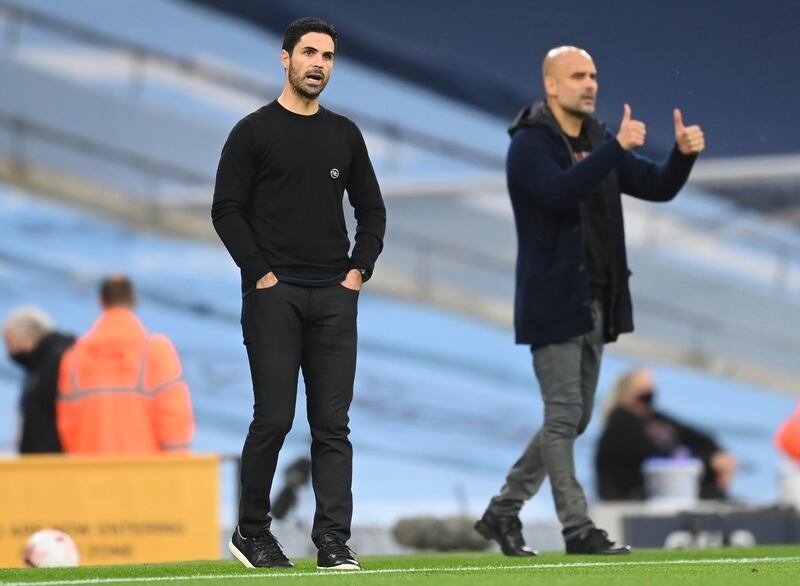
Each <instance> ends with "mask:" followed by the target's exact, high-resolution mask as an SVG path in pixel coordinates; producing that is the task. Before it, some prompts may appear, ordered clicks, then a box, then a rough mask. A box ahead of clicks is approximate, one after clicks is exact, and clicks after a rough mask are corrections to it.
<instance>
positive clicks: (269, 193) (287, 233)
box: [211, 18, 386, 570]
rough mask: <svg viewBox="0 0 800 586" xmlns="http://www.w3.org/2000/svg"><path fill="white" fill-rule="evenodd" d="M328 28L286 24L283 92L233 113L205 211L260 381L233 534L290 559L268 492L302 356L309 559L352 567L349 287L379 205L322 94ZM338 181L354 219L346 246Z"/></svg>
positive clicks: (366, 255) (366, 269) (271, 559)
mask: <svg viewBox="0 0 800 586" xmlns="http://www.w3.org/2000/svg"><path fill="white" fill-rule="evenodd" d="M336 39H337V35H336V31H335V30H334V29H333V28H332V27H331V26H330V25H328V24H327V23H325V22H323V21H321V20H318V19H314V18H303V19H300V20H297V21H295V22H293V23H292V24H291V25H289V27H288V29H287V30H286V34H285V35H284V40H283V50H282V51H281V62H282V64H283V67H284V70H285V72H286V79H285V83H284V88H283V92H282V93H281V95H280V96H279V97H278V99H277V100H275V101H273V102H271V103H270V104H268V105H266V106H264V107H262V108H260V109H259V110H257V111H256V112H253V113H252V114H250V115H248V116H246V117H245V118H243V119H242V120H241V121H240V122H239V123H238V124H237V125H236V126H235V127H234V129H233V130H232V131H231V134H230V136H229V138H228V141H227V142H226V143H225V146H224V148H223V150H222V155H221V157H220V162H219V168H218V170H217V180H216V189H215V192H214V203H213V206H212V210H211V216H212V219H213V222H214V227H215V229H216V231H217V233H218V234H219V236H220V238H221V239H222V241H223V243H224V244H225V246H226V247H227V249H228V251H229V252H230V254H231V256H232V257H233V259H234V261H235V262H236V264H237V265H238V266H239V267H240V269H241V272H242V295H243V301H242V331H243V337H244V343H245V345H246V347H247V355H248V359H249V361H250V372H251V375H252V378H253V390H254V393H255V405H254V410H253V421H252V423H251V424H250V429H249V432H248V434H247V439H246V440H245V444H244V449H243V451H242V467H241V485H242V492H241V499H240V504H239V524H238V527H237V528H236V530H235V531H234V534H233V537H232V538H231V542H230V544H229V548H230V549H231V551H232V553H233V554H234V556H236V557H237V558H238V559H239V560H240V561H241V562H242V563H244V564H245V565H246V566H250V567H253V566H255V567H291V565H292V564H291V562H290V561H289V560H288V559H287V558H286V556H285V554H284V552H283V550H282V549H281V547H280V545H279V544H278V542H277V540H276V539H275V537H274V536H273V535H272V533H271V532H270V523H271V518H270V516H269V511H270V500H269V494H270V489H271V487H272V481H273V477H274V475H275V467H276V465H277V460H278V452H279V451H280V449H281V446H282V445H283V441H284V438H285V436H286V434H287V433H288V432H289V430H290V428H291V426H292V421H293V419H294V410H295V402H296V394H297V377H298V371H299V370H300V369H302V372H303V378H304V380H305V387H306V397H307V404H308V421H309V424H310V427H311V437H312V442H311V460H312V484H313V487H314V494H315V495H316V502H317V508H316V514H315V516H314V526H313V529H312V534H311V537H312V539H313V541H314V543H315V545H316V546H317V548H318V550H319V553H318V556H317V566H318V567H319V568H321V569H328V568H335V569H356V570H357V569H360V566H359V563H358V561H357V560H356V559H355V556H354V555H353V553H352V551H351V550H350V549H349V548H348V547H347V545H346V543H347V540H348V539H349V538H350V522H351V517H352V509H353V504H352V492H351V483H352V458H353V454H352V447H351V445H350V441H349V439H348V434H349V432H350V430H349V428H348V422H349V417H348V411H349V408H350V403H351V401H352V398H353V381H354V377H355V367H356V314H357V302H358V295H359V290H360V289H361V286H362V284H363V283H364V282H366V281H367V280H368V279H369V277H370V275H371V274H372V270H373V267H374V264H375V261H376V259H377V258H378V255H379V254H380V252H381V249H382V248H383V235H384V231H385V227H386V210H385V207H384V205H383V199H382V197H381V193H380V189H379V187H378V182H377V180H376V178H375V173H374V171H373V169H372V164H371V163H370V160H369V156H368V154H367V148H366V146H365V144H364V139H363V138H362V136H361V132H360V131H359V129H358V127H357V126H356V125H355V124H354V123H353V122H351V121H350V120H348V119H347V118H345V117H343V116H340V115H338V114H335V113H334V112H331V111H330V110H327V109H325V108H323V107H322V106H320V104H319V96H320V93H321V92H322V90H323V89H324V88H325V85H326V84H327V83H328V80H329V79H330V75H331V71H332V69H333V61H334V53H335V49H336ZM345 191H347V195H348V198H349V200H350V204H351V205H352V207H353V209H354V214H355V218H356V222H357V228H356V233H355V245H354V246H353V250H352V252H351V253H350V254H349V255H348V252H349V249H350V240H349V239H348V235H347V229H346V226H345V220H344V212H343V206H342V199H343V194H344V192H345Z"/></svg>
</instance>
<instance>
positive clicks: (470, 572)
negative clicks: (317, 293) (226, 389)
mask: <svg viewBox="0 0 800 586" xmlns="http://www.w3.org/2000/svg"><path fill="white" fill-rule="evenodd" d="M361 561H362V564H363V565H364V571H362V572H357V573H356V572H347V573H345V572H338V573H335V572H330V571H328V572H320V571H318V570H317V569H316V567H315V564H314V560H310V559H301V560H295V564H296V567H295V568H293V569H291V570H249V569H247V568H244V567H243V566H242V565H240V564H239V563H238V562H232V561H215V562H190V563H181V564H158V565H142V566H105V567H86V568H69V569H26V570H17V569H6V570H0V584H3V585H6V586H8V585H11V584H26V585H32V584H40V585H45V584H49V585H52V586H57V585H58V586H80V585H95V584H112V585H115V586H116V585H131V586H133V585H137V584H138V585H147V584H153V585H155V584H185V585H188V584H202V585H204V586H219V585H223V584H224V585H230V586H251V585H259V586H266V585H270V584H292V585H297V586H301V585H307V584H315V585H316V584H323V585H324V584H331V585H334V584H348V585H349V584H355V585H362V584H363V585H365V586H369V585H373V584H409V585H410V584H414V585H428V584H436V585H450V584H469V585H476V586H477V585H480V586H492V585H495V584H526V585H527V584H547V585H548V586H549V585H555V586H572V585H601V584H602V585H611V586H624V585H628V584H630V585H633V584H636V585H637V586H638V585H641V584H647V585H649V584H664V585H666V584H670V585H675V584H677V585H679V586H687V585H689V584H703V585H720V586H739V585H740V584H748V585H750V584H754V585H761V584H780V585H782V586H784V585H791V584H800V546H794V547H792V546H780V547H757V548H748V549H740V548H727V549H715V550H694V551H656V550H641V551H637V552H634V554H633V555H631V556H622V557H598V556H567V555H564V554H557V553H545V554H542V555H540V556H539V557H537V558H533V559H517V558H507V557H503V556H501V555H499V554H464V553H460V554H420V555H408V556H394V557H369V556H362V557H361Z"/></svg>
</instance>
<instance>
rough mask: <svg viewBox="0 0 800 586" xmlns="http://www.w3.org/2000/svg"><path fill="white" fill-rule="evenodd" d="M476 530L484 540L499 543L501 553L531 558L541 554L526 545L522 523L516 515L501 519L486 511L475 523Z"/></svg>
mask: <svg viewBox="0 0 800 586" xmlns="http://www.w3.org/2000/svg"><path fill="white" fill-rule="evenodd" d="M475 530H476V531H477V532H478V533H480V534H481V535H482V536H483V538H484V539H489V540H494V541H496V542H497V543H499V544H500V551H502V552H503V553H504V554H505V555H508V556H512V557H531V556H535V555H537V554H538V553H539V552H537V551H536V550H535V549H531V548H530V547H528V546H527V545H525V539H524V538H523V537H522V521H520V520H519V517H517V516H516V515H511V516H508V517H500V516H498V515H495V514H494V513H490V512H489V511H486V512H485V513H484V514H483V517H481V519H480V521H478V522H477V523H475Z"/></svg>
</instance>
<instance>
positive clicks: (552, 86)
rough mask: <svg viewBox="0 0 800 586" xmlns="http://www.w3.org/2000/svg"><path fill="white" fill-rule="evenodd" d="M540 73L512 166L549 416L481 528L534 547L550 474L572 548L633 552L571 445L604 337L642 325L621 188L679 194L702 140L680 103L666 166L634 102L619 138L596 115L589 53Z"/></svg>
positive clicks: (527, 296)
mask: <svg viewBox="0 0 800 586" xmlns="http://www.w3.org/2000/svg"><path fill="white" fill-rule="evenodd" d="M542 69H543V77H544V88H545V92H546V96H547V97H546V99H545V100H544V101H543V102H540V103H537V104H534V105H533V106H531V107H528V108H525V109H524V110H523V111H522V112H521V113H520V114H519V116H517V118H516V120H515V121H514V123H513V124H512V126H511V128H510V130H509V132H510V134H511V137H512V138H511V146H510V147H509V151H508V158H507V163H506V171H507V175H508V191H509V194H510V196H511V203H512V206H513V208H514V218H515V221H516V226H517V240H518V256H517V270H516V281H517V288H516V298H515V304H514V305H515V311H514V325H515V330H516V341H517V343H519V344H529V345H530V346H531V351H532V354H533V365H534V371H535V372H536V377H537V379H538V380H539V385H540V387H541V392H542V398H543V400H544V405H545V409H544V424H543V425H542V428H541V429H540V430H539V431H538V432H537V433H536V435H534V437H533V439H532V440H531V442H530V443H529V444H528V446H527V448H526V449H525V451H524V452H523V454H522V456H521V457H520V459H519V460H518V461H517V462H516V464H514V466H513V467H512V469H511V471H510V472H509V474H508V477H507V478H506V483H505V485H504V486H503V488H502V489H501V491H500V493H499V494H498V495H496V496H495V497H494V498H493V499H492V500H491V502H490V504H489V506H488V508H487V509H486V513H485V514H484V515H483V517H482V518H481V520H480V521H478V523H477V524H476V529H477V530H478V531H479V532H480V533H481V534H482V535H484V537H486V538H487V539H494V540H496V541H497V542H498V543H499V544H500V546H501V549H502V550H503V553H505V554H506V555H515V556H530V555H535V551H533V550H532V549H530V548H528V547H527V546H526V545H525V542H524V540H523V538H522V531H521V528H522V525H521V523H520V521H519V511H520V509H521V508H522V505H523V504H524V503H525V501H527V500H528V499H530V498H531V497H532V496H533V495H535V494H536V492H537V491H538V490H539V487H540V486H541V483H542V482H543V481H544V478H545V476H549V478H550V483H551V486H552V490H553V498H554V500H555V505H556V510H557V512H558V517H559V520H560V522H561V524H562V527H563V535H564V540H565V542H566V550H567V553H578V554H615V553H629V552H630V548H628V547H618V546H616V545H614V543H613V542H611V541H610V540H609V539H608V536H607V534H606V533H605V532H604V531H602V530H600V529H598V528H596V527H595V526H594V524H593V523H592V521H591V519H590V518H589V516H588V514H587V505H586V497H585V495H584V491H583V488H582V487H581V485H580V483H579V482H578V481H577V478H576V476H575V464H574V453H573V447H574V443H575V439H576V438H577V436H579V435H580V434H581V433H582V432H583V431H584V430H585V429H586V426H587V425H588V423H589V419H590V417H591V413H592V407H593V405H594V396H595V390H596V387H597V379H598V375H599V372H600V361H601V357H602V352H603V344H605V343H607V342H613V341H615V340H616V339H617V337H618V336H619V334H621V333H626V332H630V331H633V317H632V313H633V310H632V304H631V296H630V291H629V289H628V277H629V276H630V272H629V270H628V264H627V259H626V254H625V234H624V229H623V220H622V203H621V193H627V194H629V195H632V196H634V197H638V198H640V199H645V200H649V201H669V200H671V199H672V198H673V197H675V195H676V194H677V193H678V191H680V189H681V187H683V185H684V183H685V182H686V180H687V178H688V177H689V173H690V171H691V168H692V165H693V164H694V160H695V158H696V156H697V154H698V153H700V152H701V151H702V150H703V149H704V148H705V140H704V137H703V132H702V130H701V129H700V127H699V126H688V127H687V126H684V124H683V120H682V115H681V112H680V110H677V109H676V110H675V111H674V112H673V116H674V122H675V141H676V144H675V146H674V148H673V149H672V151H671V152H670V153H669V155H668V156H667V158H666V160H665V161H664V162H663V163H660V164H657V163H654V162H652V161H649V160H647V159H645V158H643V157H641V156H639V155H637V154H635V153H634V150H635V149H636V148H638V147H641V146H642V145H643V144H644V142H645V135H646V129H645V125H644V123H642V122H640V121H638V120H635V119H634V118H633V117H632V112H631V108H630V106H629V105H627V104H625V106H624V114H623V118H622V122H621V124H620V127H619V131H618V132H617V134H616V135H614V134H612V133H611V132H610V131H609V130H608V129H607V128H606V126H605V124H603V123H602V122H600V121H599V120H597V119H596V118H594V117H593V116H592V114H593V113H594V109H595V100H596V96H597V87H598V85H597V70H596V69H595V66H594V62H593V60H592V58H591V56H590V55H589V54H588V53H587V52H586V51H584V50H582V49H578V48H576V47H558V48H556V49H553V50H551V51H550V52H549V53H548V54H547V56H546V57H545V59H544V63H543V66H542Z"/></svg>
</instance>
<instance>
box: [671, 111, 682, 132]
mask: <svg viewBox="0 0 800 586" xmlns="http://www.w3.org/2000/svg"><path fill="white" fill-rule="evenodd" d="M672 116H673V118H675V130H681V129H683V116H682V115H681V111H680V110H679V109H678V108H675V110H674V111H673V112H672Z"/></svg>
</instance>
